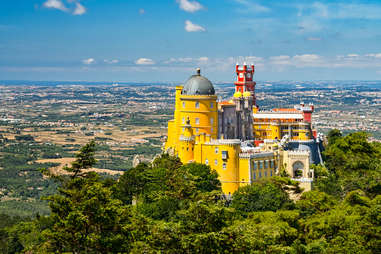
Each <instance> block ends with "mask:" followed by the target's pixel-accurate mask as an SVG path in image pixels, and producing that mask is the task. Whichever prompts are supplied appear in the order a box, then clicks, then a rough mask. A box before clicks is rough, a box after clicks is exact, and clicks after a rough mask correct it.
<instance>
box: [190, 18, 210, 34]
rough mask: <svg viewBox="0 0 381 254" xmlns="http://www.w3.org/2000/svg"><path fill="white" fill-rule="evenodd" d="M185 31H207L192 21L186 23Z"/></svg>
mask: <svg viewBox="0 0 381 254" xmlns="http://www.w3.org/2000/svg"><path fill="white" fill-rule="evenodd" d="M185 31H187V32H205V31H206V29H205V28H203V27H202V26H199V25H196V24H193V23H192V22H191V21H190V20H186V21H185Z"/></svg>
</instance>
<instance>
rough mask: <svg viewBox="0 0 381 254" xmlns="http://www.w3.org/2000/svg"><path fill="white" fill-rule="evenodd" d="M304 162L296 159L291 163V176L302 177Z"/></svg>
mask: <svg viewBox="0 0 381 254" xmlns="http://www.w3.org/2000/svg"><path fill="white" fill-rule="evenodd" d="M303 171H304V164H303V162H301V161H296V162H294V164H292V172H293V178H301V177H303Z"/></svg>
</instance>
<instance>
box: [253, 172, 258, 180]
mask: <svg viewBox="0 0 381 254" xmlns="http://www.w3.org/2000/svg"><path fill="white" fill-rule="evenodd" d="M253 178H254V180H255V179H257V176H256V174H255V172H254V174H253Z"/></svg>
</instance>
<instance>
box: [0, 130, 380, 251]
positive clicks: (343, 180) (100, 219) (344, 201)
mask: <svg viewBox="0 0 381 254" xmlns="http://www.w3.org/2000/svg"><path fill="white" fill-rule="evenodd" d="M95 148H96V145H95V143H94V142H91V143H89V144H87V145H85V146H84V147H82V148H81V150H80V151H79V152H78V154H77V155H76V158H77V159H76V161H75V162H74V163H73V164H72V165H71V166H70V167H66V168H65V170H66V171H68V174H67V175H61V176H53V175H50V177H52V178H54V180H55V181H56V182H57V186H58V189H57V192H56V194H55V195H52V196H48V197H44V199H46V200H47V201H48V202H49V206H50V214H49V215H39V214H37V215H36V216H35V217H34V218H21V217H10V216H8V215H0V218H1V219H0V250H1V251H2V252H3V253H53V252H56V253H63V252H73V253H118V252H119V253H181V252H184V253H381V144H380V143H375V142H373V143H371V142H368V136H367V134H366V133H362V132H357V133H351V134H348V135H346V136H342V134H341V133H340V132H339V131H337V130H333V131H331V132H330V133H329V135H328V145H327V147H326V150H325V152H324V157H325V158H324V159H325V165H324V166H322V165H319V166H314V169H315V175H316V179H315V182H314V189H313V191H310V192H304V193H302V190H301V189H300V188H299V186H298V183H297V182H294V181H292V180H290V179H289V178H287V177H280V176H277V177H272V178H269V179H267V180H263V181H260V182H258V183H255V184H252V185H249V186H245V187H242V188H240V189H239V190H238V191H237V192H235V193H234V194H233V197H232V200H227V199H225V198H224V197H223V195H222V192H221V183H220V182H219V180H218V175H217V173H216V172H215V171H212V170H211V169H210V168H209V167H208V166H206V165H203V164H196V163H191V164H186V165H182V164H181V162H180V161H179V160H178V159H177V158H175V157H171V156H169V155H166V154H163V155H161V156H160V157H158V158H156V159H155V160H154V161H153V162H152V163H150V164H143V163H142V164H139V165H138V166H136V167H135V168H132V169H130V170H128V171H126V172H125V173H124V174H123V175H122V176H121V177H120V178H119V179H118V180H114V179H111V178H107V177H104V176H99V175H97V174H96V173H93V172H90V173H83V172H82V169H85V168H91V167H92V166H93V165H94V164H95V163H96V160H95V158H94V156H95ZM44 174H46V175H49V171H47V170H46V171H45V172H44ZM290 196H293V197H298V198H297V199H295V198H294V199H291V198H290Z"/></svg>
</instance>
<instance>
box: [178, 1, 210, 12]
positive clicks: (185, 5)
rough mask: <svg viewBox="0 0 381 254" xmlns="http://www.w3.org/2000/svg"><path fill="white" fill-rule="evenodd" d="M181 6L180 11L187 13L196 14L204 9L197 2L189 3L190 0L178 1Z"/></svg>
mask: <svg viewBox="0 0 381 254" xmlns="http://www.w3.org/2000/svg"><path fill="white" fill-rule="evenodd" d="M176 2H177V3H178V4H179V7H180V9H182V10H184V11H186V12H196V11H199V10H201V9H203V8H204V7H203V6H202V5H201V4H200V3H199V2H197V1H189V0H176Z"/></svg>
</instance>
